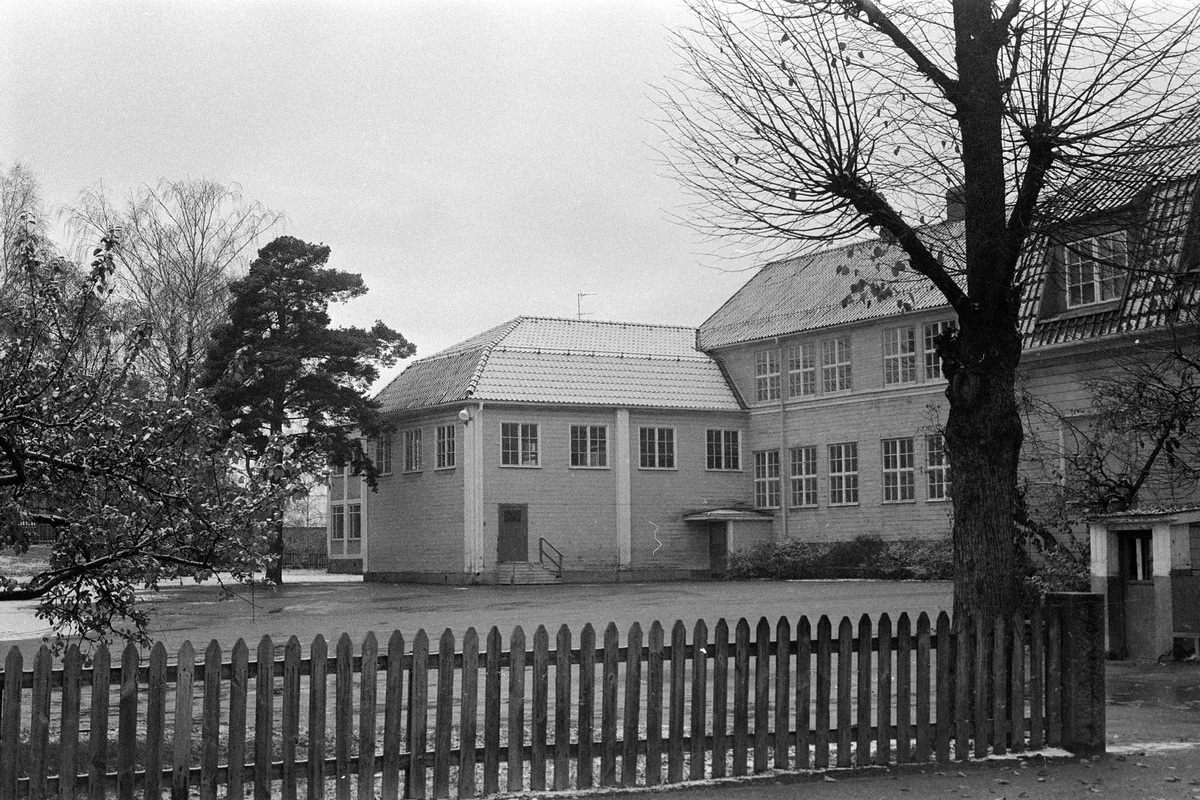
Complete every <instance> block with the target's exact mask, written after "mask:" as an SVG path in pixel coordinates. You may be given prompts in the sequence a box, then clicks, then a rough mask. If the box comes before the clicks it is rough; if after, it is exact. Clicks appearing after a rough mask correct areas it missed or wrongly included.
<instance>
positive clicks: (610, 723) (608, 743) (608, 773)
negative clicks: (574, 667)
mask: <svg viewBox="0 0 1200 800" xmlns="http://www.w3.org/2000/svg"><path fill="white" fill-rule="evenodd" d="M619 647H620V645H619V644H618V640H617V626H616V625H615V624H614V623H612V622H610V623H608V626H607V627H605V629H604V667H603V673H602V676H603V683H602V684H601V688H600V691H601V699H600V785H601V786H612V785H613V784H614V783H616V782H617V656H618V653H617V650H618V649H619Z"/></svg>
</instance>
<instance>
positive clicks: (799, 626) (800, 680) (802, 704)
mask: <svg viewBox="0 0 1200 800" xmlns="http://www.w3.org/2000/svg"><path fill="white" fill-rule="evenodd" d="M811 704H812V624H811V623H810V622H809V621H808V617H801V618H800V621H799V622H797V623H796V769H808V767H809V765H810V764H811V763H812V761H811V760H810V756H809V745H810V744H811V742H812V736H811V734H810V727H811V724H812V714H811V711H810V706H811Z"/></svg>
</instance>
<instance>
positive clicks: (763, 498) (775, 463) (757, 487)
mask: <svg viewBox="0 0 1200 800" xmlns="http://www.w3.org/2000/svg"><path fill="white" fill-rule="evenodd" d="M754 507H755V508H778V507H779V451H778V450H767V451H765V452H758V453H755V454H754Z"/></svg>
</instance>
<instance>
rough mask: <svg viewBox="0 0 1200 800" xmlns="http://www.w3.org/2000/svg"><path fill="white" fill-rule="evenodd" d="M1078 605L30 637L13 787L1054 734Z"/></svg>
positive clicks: (816, 764) (530, 767) (60, 790)
mask: <svg viewBox="0 0 1200 800" xmlns="http://www.w3.org/2000/svg"><path fill="white" fill-rule="evenodd" d="M1076 616H1077V615H1073V614H1070V613H1066V612H1064V611H1063V610H1062V609H1060V608H1055V607H1048V608H1047V609H1046V610H1045V611H1044V612H1043V611H1042V610H1037V611H1035V612H1034V613H1033V614H1032V615H1031V616H1030V617H1028V618H1019V617H1018V618H1013V619H997V620H992V621H986V620H980V619H973V620H970V621H967V622H966V623H965V624H960V625H958V626H954V625H952V624H951V620H950V619H949V617H948V616H947V615H946V614H945V613H943V614H940V615H939V616H938V617H937V618H936V620H931V619H930V618H929V617H928V616H927V615H926V614H921V615H920V616H918V617H917V619H916V623H915V625H914V624H913V623H912V621H911V620H910V617H909V616H908V615H907V614H901V615H900V617H899V618H898V619H897V620H896V622H895V625H894V626H893V623H892V621H891V619H890V617H889V616H888V615H886V614H885V615H882V616H881V617H880V618H879V619H878V620H877V621H876V622H872V620H871V619H869V618H868V617H867V616H865V615H864V616H863V617H862V618H861V619H860V620H859V621H858V622H857V625H855V623H853V622H852V621H851V620H850V619H848V618H844V619H842V620H841V621H840V623H839V624H838V626H837V629H836V632H835V631H834V628H833V624H832V622H831V621H830V620H829V619H828V618H827V617H821V618H820V619H819V620H818V621H817V623H816V625H815V626H813V625H812V624H811V623H810V621H809V620H808V619H807V618H806V617H801V618H799V619H798V620H797V621H796V623H795V625H794V626H793V624H792V622H791V621H790V620H789V619H787V618H782V619H780V620H778V621H777V623H776V624H775V625H774V626H772V625H771V624H770V623H769V622H768V620H766V619H765V618H764V619H761V620H759V621H758V623H757V625H756V626H754V628H753V629H752V628H751V625H750V624H749V622H748V621H747V620H745V619H742V620H739V621H738V622H737V623H736V624H735V625H734V628H733V630H732V631H730V629H729V625H728V624H727V623H726V621H725V620H720V621H718V622H717V623H716V625H715V626H714V627H713V630H712V631H711V633H710V631H709V628H708V625H707V624H706V623H705V622H704V621H703V620H701V621H699V622H697V623H696V624H695V626H694V627H693V628H692V629H691V631H690V636H689V631H688V630H687V629H686V628H685V626H684V625H683V624H682V623H680V622H677V623H675V624H674V626H672V627H671V628H670V630H667V629H665V628H664V627H663V626H662V625H661V624H660V623H658V622H655V623H654V624H653V625H651V626H650V628H649V629H648V630H647V631H643V629H642V628H641V626H639V625H637V624H635V625H633V626H631V628H630V629H629V630H628V631H627V632H626V635H625V638H624V641H623V642H622V641H621V637H620V634H619V632H618V630H617V628H616V626H615V625H612V624H609V625H608V626H607V627H606V628H605V629H604V630H603V632H602V634H601V637H600V639H599V640H597V632H596V631H595V630H594V629H593V627H592V626H591V625H587V626H584V628H583V629H582V630H581V631H580V632H579V636H578V641H577V642H576V641H575V639H574V637H573V634H572V632H571V631H570V630H569V629H568V628H567V626H565V625H564V626H562V627H561V628H559V630H558V631H557V634H556V636H555V640H554V642H553V643H551V641H550V636H549V633H548V631H547V630H546V629H545V628H544V627H539V628H537V630H536V631H535V632H534V634H533V637H532V641H531V642H529V643H527V642H526V637H525V633H524V631H523V630H522V628H520V627H517V628H516V629H514V630H513V632H512V634H511V636H509V638H508V641H507V643H505V642H503V641H502V638H501V634H500V632H499V631H498V630H497V629H496V628H492V629H491V631H490V632H489V633H488V635H487V636H486V638H485V639H484V640H482V641H481V640H480V638H479V636H478V635H477V633H476V631H475V630H474V629H473V628H472V629H469V630H468V631H467V632H466V634H465V635H464V636H463V637H462V640H461V642H459V641H458V640H457V639H456V637H455V635H454V634H453V633H452V632H451V631H449V630H447V631H445V632H444V633H443V634H442V635H441V636H440V638H439V640H438V642H437V645H436V649H435V650H433V651H431V649H430V647H431V643H430V641H429V637H428V636H427V635H426V633H425V631H423V630H422V631H418V632H417V634H416V636H415V637H413V639H412V641H411V643H409V642H407V641H406V640H405V638H404V637H403V636H402V635H401V634H400V633H399V632H395V633H393V634H392V635H391V637H390V638H389V640H388V641H387V643H386V647H384V648H383V649H381V648H380V646H379V643H378V641H377V639H376V637H375V636H374V634H368V635H367V636H366V638H365V639H364V641H363V642H362V645H361V647H360V648H359V651H358V652H357V653H355V652H354V648H353V645H352V643H351V640H350V638H349V636H347V635H345V634H343V635H342V636H341V637H340V638H339V639H338V640H337V642H336V646H335V649H334V652H333V653H329V652H328V648H327V644H326V641H325V639H324V638H323V637H321V636H318V637H316V639H314V640H313V642H312V644H311V646H310V647H309V648H308V651H307V653H304V652H303V648H302V646H301V644H300V642H299V640H298V639H297V638H296V637H294V636H293V637H292V638H290V639H289V640H288V642H287V643H286V645H284V646H283V647H282V648H279V647H277V646H276V645H275V643H274V642H273V641H272V640H271V639H270V637H264V638H263V639H262V640H261V641H260V642H259V644H258V647H257V649H256V652H255V654H254V655H255V657H254V659H253V660H251V653H250V650H249V648H248V647H247V645H246V644H245V642H243V641H241V640H239V641H238V642H237V643H236V644H235V645H234V647H233V648H232V651H231V652H229V653H228V654H227V653H226V652H225V651H224V650H223V649H222V648H221V646H220V645H219V644H218V643H217V642H215V641H214V642H212V643H211V644H209V645H208V647H207V648H206V649H205V650H204V652H203V654H197V653H196V651H195V650H194V648H193V646H192V645H191V643H184V644H183V646H182V647H180V649H179V651H178V654H177V656H176V658H175V659H174V661H173V662H169V660H168V656H167V652H166V649H165V648H164V647H163V646H162V645H161V644H158V645H155V647H154V648H153V650H152V651H151V653H150V657H149V660H148V662H147V663H142V662H141V661H140V660H139V654H138V651H137V649H136V648H134V647H132V646H130V647H127V648H126V649H125V650H124V652H123V653H122V654H121V660H120V663H119V665H113V664H112V663H111V656H110V653H109V652H108V650H106V649H105V648H103V647H101V648H98V649H97V650H96V652H95V653H94V654H93V656H92V658H91V662H90V664H88V665H86V666H85V664H84V661H83V658H82V656H81V654H80V652H79V651H78V649H76V648H74V647H72V648H70V649H69V650H68V651H67V653H66V655H65V657H64V659H63V661H62V663H61V665H59V666H57V667H56V666H55V665H54V663H53V660H52V658H51V655H50V652H49V651H48V650H46V649H45V648H42V649H41V650H40V651H39V652H38V653H37V655H36V656H35V658H34V659H33V665H32V669H29V670H26V669H25V665H24V663H23V656H22V653H21V651H20V650H19V649H17V648H15V647H14V648H13V649H12V650H11V651H10V652H9V653H8V657H7V659H6V661H5V665H4V672H3V673H2V674H0V800H15V799H16V798H18V797H25V796H28V797H35V798H37V797H45V796H50V795H58V796H61V797H75V796H76V794H77V793H80V794H82V793H86V794H87V795H88V796H89V797H96V798H98V797H103V796H105V795H106V794H112V793H115V794H116V795H117V796H118V797H133V796H134V795H135V794H138V795H140V796H144V797H159V796H161V795H162V794H163V793H164V792H167V791H169V792H170V794H171V796H172V797H176V798H184V797H187V796H189V794H191V793H198V794H199V796H200V797H202V798H215V797H216V796H217V788H218V786H221V787H224V790H225V791H224V794H225V796H227V797H229V798H234V799H235V800H236V798H242V797H244V796H245V793H246V792H247V791H250V792H252V793H253V796H254V797H255V798H256V800H259V799H265V798H269V797H275V796H280V797H282V798H284V800H294V798H297V797H300V796H304V797H307V798H312V799H314V800H315V798H322V797H325V796H327V795H331V796H336V797H337V798H339V800H342V798H347V799H348V798H349V797H350V796H351V794H352V791H356V792H357V796H358V797H374V796H376V795H380V796H382V797H385V798H392V797H400V796H405V797H411V798H425V797H427V796H431V797H434V798H442V797H449V796H451V795H452V794H453V795H456V796H458V797H471V796H475V795H478V794H480V793H483V794H494V793H497V792H499V791H502V790H507V791H519V790H531V791H543V790H563V789H569V788H579V789H587V788H591V787H594V786H614V785H655V784H659V783H663V782H679V781H683V780H698V779H703V778H708V777H716V778H719V777H724V776H727V775H745V774H747V773H749V772H751V771H753V772H762V771H765V770H768V769H772V768H774V769H781V770H792V769H811V768H816V769H824V768H827V767H831V766H837V767H850V766H861V765H867V764H891V763H907V762H925V761H931V760H932V761H941V762H946V761H950V760H951V759H965V758H968V757H971V756H974V757H982V756H984V755H987V754H989V753H995V754H1000V753H1005V752H1008V751H1020V750H1025V749H1039V748H1042V747H1044V746H1046V745H1059V744H1061V743H1063V741H1064V728H1063V709H1064V705H1063V703H1064V699H1063V690H1064V687H1070V686H1072V685H1074V684H1073V683H1072V681H1073V678H1072V668H1071V666H1070V665H1069V664H1067V665H1066V666H1064V659H1063V646H1062V645H1063V643H1064V642H1067V641H1068V639H1067V638H1064V637H1066V635H1067V633H1068V631H1067V630H1066V628H1069V627H1070V626H1072V625H1074V624H1075V622H1076V620H1075V617H1076ZM731 634H732V635H731ZM1101 669H1102V664H1101ZM1076 671H1078V670H1076ZM18 676H19V678H18ZM481 683H482V686H481V685H480V684H481ZM1102 699H1103V698H1102V697H1101V702H1102ZM52 710H53V713H52ZM1078 716H1079V715H1078V713H1076V714H1075V716H1074V717H1072V720H1073V722H1072V724H1079V720H1078V719H1076V718H1077V717H1078ZM1101 718H1102V717H1101ZM1068 738H1069V737H1068ZM354 784H357V786H356V787H355V786H354Z"/></svg>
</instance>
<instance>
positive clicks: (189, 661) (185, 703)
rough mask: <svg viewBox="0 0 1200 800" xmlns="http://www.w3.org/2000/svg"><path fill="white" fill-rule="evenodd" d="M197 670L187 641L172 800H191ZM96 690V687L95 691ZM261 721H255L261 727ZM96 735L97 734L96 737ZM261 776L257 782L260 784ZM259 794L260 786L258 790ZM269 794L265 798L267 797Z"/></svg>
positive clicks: (180, 665) (180, 669)
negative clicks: (193, 704)
mask: <svg viewBox="0 0 1200 800" xmlns="http://www.w3.org/2000/svg"><path fill="white" fill-rule="evenodd" d="M195 668H196V651H195V650H194V649H193V648H192V643H191V642H184V643H183V644H182V645H181V646H180V648H179V655H178V656H176V659H175V675H176V677H175V727H174V730H173V731H172V736H173V737H174V740H175V741H174V745H175V747H174V752H173V753H172V755H171V798H172V800H188V794H189V792H190V783H191V781H190V778H191V770H190V769H189V767H191V765H192V763H191V762H192V683H193V676H194V671H195ZM95 690H96V687H95V686H94V685H93V686H92V691H95ZM257 723H258V720H257V719H256V720H255V726H256V727H257ZM93 735H94V734H93ZM257 777H258V776H255V778H256V781H255V783H257V782H258V781H257ZM255 789H256V791H257V786H256V787H255ZM267 796H269V795H264V797H267Z"/></svg>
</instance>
